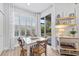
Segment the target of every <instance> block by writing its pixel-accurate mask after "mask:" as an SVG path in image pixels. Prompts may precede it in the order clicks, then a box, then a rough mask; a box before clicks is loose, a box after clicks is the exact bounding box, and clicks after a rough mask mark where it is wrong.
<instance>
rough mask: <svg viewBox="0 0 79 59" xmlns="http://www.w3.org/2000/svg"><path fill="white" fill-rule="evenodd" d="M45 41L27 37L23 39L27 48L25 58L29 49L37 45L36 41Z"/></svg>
mask: <svg viewBox="0 0 79 59" xmlns="http://www.w3.org/2000/svg"><path fill="white" fill-rule="evenodd" d="M43 40H46V39H45V38H44V37H27V38H24V41H25V47H26V48H27V56H30V53H31V52H30V47H31V46H33V45H35V44H37V41H43Z"/></svg>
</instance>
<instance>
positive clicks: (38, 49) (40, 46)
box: [31, 40, 47, 56]
mask: <svg viewBox="0 0 79 59" xmlns="http://www.w3.org/2000/svg"><path fill="white" fill-rule="evenodd" d="M31 52H32V53H31V55H33V56H41V55H42V54H43V53H44V54H45V56H47V40H43V41H37V44H36V45H34V46H32V47H31Z"/></svg>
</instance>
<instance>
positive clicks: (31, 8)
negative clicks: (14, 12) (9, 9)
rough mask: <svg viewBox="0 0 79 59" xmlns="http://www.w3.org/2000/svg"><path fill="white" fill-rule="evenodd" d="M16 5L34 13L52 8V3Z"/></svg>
mask: <svg viewBox="0 0 79 59" xmlns="http://www.w3.org/2000/svg"><path fill="white" fill-rule="evenodd" d="M14 5H15V6H16V7H19V8H22V9H26V10H29V11H32V12H42V11H44V10H45V9H47V8H48V7H50V6H51V5H52V3H30V5H28V4H27V3H15V4H14Z"/></svg>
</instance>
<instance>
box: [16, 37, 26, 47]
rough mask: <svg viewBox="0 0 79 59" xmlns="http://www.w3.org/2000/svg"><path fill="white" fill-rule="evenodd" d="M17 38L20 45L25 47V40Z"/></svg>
mask: <svg viewBox="0 0 79 59" xmlns="http://www.w3.org/2000/svg"><path fill="white" fill-rule="evenodd" d="M17 40H18V43H19V45H20V47H23V46H24V44H25V42H24V40H23V39H21V38H20V37H19V38H18V39H17Z"/></svg>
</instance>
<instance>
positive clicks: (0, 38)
mask: <svg viewBox="0 0 79 59" xmlns="http://www.w3.org/2000/svg"><path fill="white" fill-rule="evenodd" d="M2 9H3V4H2V3H1V4H0V53H1V52H2V50H3V14H2Z"/></svg>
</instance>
